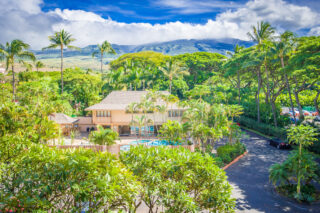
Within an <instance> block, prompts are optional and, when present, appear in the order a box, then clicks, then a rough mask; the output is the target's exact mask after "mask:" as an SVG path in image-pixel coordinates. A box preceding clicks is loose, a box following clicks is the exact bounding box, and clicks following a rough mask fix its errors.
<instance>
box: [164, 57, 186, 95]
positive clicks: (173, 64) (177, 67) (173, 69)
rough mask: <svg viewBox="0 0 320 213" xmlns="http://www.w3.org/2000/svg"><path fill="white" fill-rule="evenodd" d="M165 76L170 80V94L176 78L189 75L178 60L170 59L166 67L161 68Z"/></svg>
mask: <svg viewBox="0 0 320 213" xmlns="http://www.w3.org/2000/svg"><path fill="white" fill-rule="evenodd" d="M159 69H160V70H161V71H162V72H163V74H164V76H166V77H167V78H168V79H169V92H170V93H171V89H172V81H173V80H174V79H176V78H181V77H183V76H184V75H189V72H188V71H187V70H186V67H185V66H184V65H183V64H182V63H181V62H178V61H177V60H175V59H173V58H170V59H169V60H168V61H167V62H166V63H165V65H164V66H161V67H159Z"/></svg>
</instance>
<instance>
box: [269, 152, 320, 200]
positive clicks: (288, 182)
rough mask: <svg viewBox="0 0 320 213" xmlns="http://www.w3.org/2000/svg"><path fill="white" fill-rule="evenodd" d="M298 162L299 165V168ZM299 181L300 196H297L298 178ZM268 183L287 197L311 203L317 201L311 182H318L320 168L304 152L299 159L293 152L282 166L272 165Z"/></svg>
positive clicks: (296, 153)
mask: <svg viewBox="0 0 320 213" xmlns="http://www.w3.org/2000/svg"><path fill="white" fill-rule="evenodd" d="M299 160H300V163H301V165H300V166H299ZM299 175H300V179H301V194H300V195H298V194H297V182H298V176H299ZM269 179H270V181H271V182H272V183H273V184H274V185H275V186H277V190H278V191H279V192H280V193H282V194H284V195H286V196H288V197H292V198H295V199H297V200H299V201H303V202H312V201H314V200H316V199H319V197H318V196H319V195H316V194H315V190H314V187H313V186H312V185H311V184H312V182H313V181H318V182H320V167H319V165H318V164H317V163H316V162H315V161H314V160H313V156H312V155H311V154H309V153H308V152H306V151H303V152H302V155H301V157H300V156H299V153H298V152H297V151H293V152H292V153H291V154H290V156H289V158H288V159H287V160H286V161H284V162H283V163H282V164H274V165H273V166H272V167H271V168H270V175H269Z"/></svg>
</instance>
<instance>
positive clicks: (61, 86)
mask: <svg viewBox="0 0 320 213" xmlns="http://www.w3.org/2000/svg"><path fill="white" fill-rule="evenodd" d="M61 94H63V46H61Z"/></svg>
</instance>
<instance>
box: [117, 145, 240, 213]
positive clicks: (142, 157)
mask: <svg viewBox="0 0 320 213" xmlns="http://www.w3.org/2000/svg"><path fill="white" fill-rule="evenodd" d="M121 161H122V162H123V163H124V164H125V165H126V166H127V167H128V168H129V169H130V170H131V171H132V172H133V173H134V174H135V175H136V176H137V177H138V180H140V181H141V183H142V185H143V188H144V189H143V193H142V200H143V201H144V202H145V203H146V205H147V206H148V207H149V209H152V208H153V207H154V206H155V205H157V206H163V207H164V208H165V209H166V212H200V211H202V210H209V212H233V208H234V200H233V199H232V198H231V186H230V185H229V183H228V182H227V177H226V175H225V172H224V171H223V170H222V169H220V168H219V167H218V166H216V165H215V162H214V160H213V158H212V157H211V156H210V155H208V154H202V153H198V152H190V151H189V150H186V149H184V148H182V147H180V148H177V149H172V148H168V147H165V146H163V147H151V148H147V147H144V146H138V147H131V148H130V151H128V152H123V153H121Z"/></svg>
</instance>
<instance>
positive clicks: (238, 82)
mask: <svg viewBox="0 0 320 213" xmlns="http://www.w3.org/2000/svg"><path fill="white" fill-rule="evenodd" d="M243 49H244V46H240V45H238V44H237V45H236V46H235V47H234V49H233V53H232V52H229V51H228V52H227V54H228V55H230V56H231V57H235V56H236V55H237V54H239V53H240V52H241V51H242V50H243ZM240 85H241V81H240V66H239V65H238V67H237V88H238V104H240V102H241V87H240Z"/></svg>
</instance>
